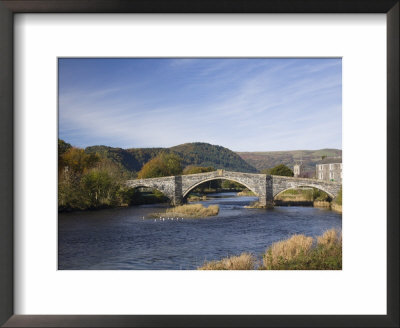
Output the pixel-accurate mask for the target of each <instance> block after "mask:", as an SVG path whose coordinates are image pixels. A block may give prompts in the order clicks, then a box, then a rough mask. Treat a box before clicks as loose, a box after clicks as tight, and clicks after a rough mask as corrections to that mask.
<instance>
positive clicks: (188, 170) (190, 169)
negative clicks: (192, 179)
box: [183, 165, 215, 174]
mask: <svg viewBox="0 0 400 328" xmlns="http://www.w3.org/2000/svg"><path fill="white" fill-rule="evenodd" d="M212 171H215V169H214V168H213V167H211V166H207V167H205V166H195V165H189V166H186V167H185V169H184V170H183V174H197V173H205V172H212Z"/></svg>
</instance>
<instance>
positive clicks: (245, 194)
mask: <svg viewBox="0 0 400 328" xmlns="http://www.w3.org/2000/svg"><path fill="white" fill-rule="evenodd" d="M236 196H255V194H254V192H252V191H251V190H248V189H245V190H242V191H240V192H238V193H237V194H236Z"/></svg>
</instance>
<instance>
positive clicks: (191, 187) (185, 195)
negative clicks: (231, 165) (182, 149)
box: [182, 177, 260, 199]
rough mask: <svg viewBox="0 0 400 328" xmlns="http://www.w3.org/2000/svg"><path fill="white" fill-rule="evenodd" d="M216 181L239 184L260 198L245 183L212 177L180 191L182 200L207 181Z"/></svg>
mask: <svg viewBox="0 0 400 328" xmlns="http://www.w3.org/2000/svg"><path fill="white" fill-rule="evenodd" d="M217 180H226V181H233V182H236V183H239V184H241V185H242V186H244V187H246V188H247V189H249V190H251V191H252V192H253V193H254V194H255V195H256V196H257V197H260V195H259V194H258V193H257V192H256V191H255V190H254V188H252V187H250V186H248V185H247V184H246V183H243V181H240V180H239V179H233V178H225V177H212V178H209V179H204V180H202V181H200V182H197V183H195V184H193V185H191V186H190V187H189V188H187V189H186V190H185V191H182V198H183V199H186V197H187V195H189V193H190V192H191V191H192V190H193V189H195V188H196V187H198V186H200V185H202V184H203V183H205V182H209V181H217Z"/></svg>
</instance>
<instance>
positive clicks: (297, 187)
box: [273, 184, 336, 199]
mask: <svg viewBox="0 0 400 328" xmlns="http://www.w3.org/2000/svg"><path fill="white" fill-rule="evenodd" d="M303 187H306V188H315V189H318V190H321V191H323V192H325V193H326V194H328V196H329V197H331V198H332V199H334V198H335V197H336V196H335V195H333V194H332V193H331V192H330V191H328V190H326V189H325V188H322V187H321V186H316V185H311V184H301V185H298V186H291V187H288V188H286V189H282V190H277V191H276V192H275V193H274V194H273V197H274V199H275V198H276V197H277V196H279V195H280V194H282V193H283V192H285V191H287V190H290V189H299V188H303Z"/></svg>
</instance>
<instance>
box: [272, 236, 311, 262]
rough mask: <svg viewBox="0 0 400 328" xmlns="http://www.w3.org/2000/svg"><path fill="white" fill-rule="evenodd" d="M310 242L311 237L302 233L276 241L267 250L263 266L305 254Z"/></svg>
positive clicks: (308, 249)
mask: <svg viewBox="0 0 400 328" xmlns="http://www.w3.org/2000/svg"><path fill="white" fill-rule="evenodd" d="M312 244H313V238H312V237H306V236H304V235H294V236H292V237H291V238H289V239H287V240H282V241H278V242H276V243H274V244H272V246H271V247H270V248H269V249H268V250H267V252H266V254H265V256H264V266H265V267H266V268H270V267H273V266H274V265H276V264H278V263H280V262H282V261H290V260H292V259H293V258H295V257H297V256H299V255H300V254H307V253H308V252H309V251H310V250H311V247H312Z"/></svg>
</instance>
